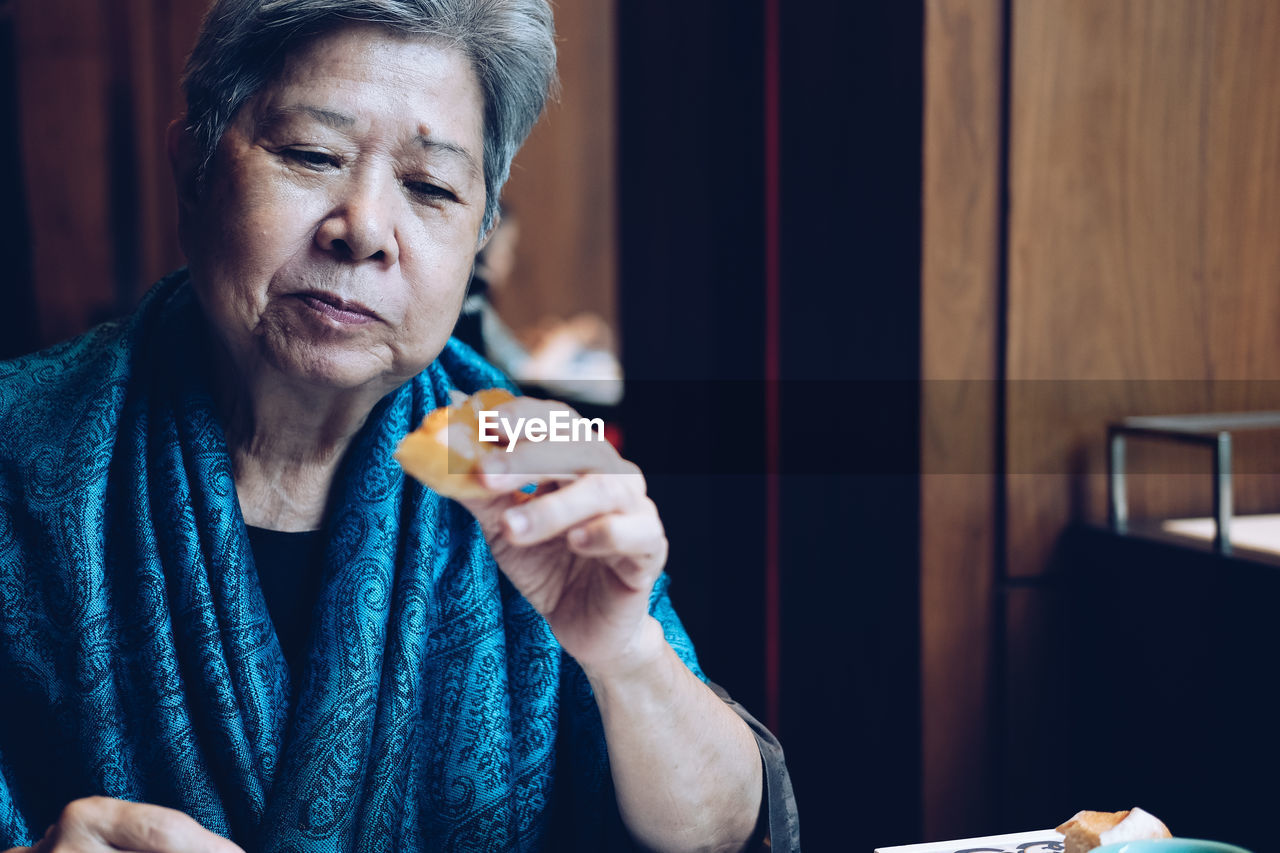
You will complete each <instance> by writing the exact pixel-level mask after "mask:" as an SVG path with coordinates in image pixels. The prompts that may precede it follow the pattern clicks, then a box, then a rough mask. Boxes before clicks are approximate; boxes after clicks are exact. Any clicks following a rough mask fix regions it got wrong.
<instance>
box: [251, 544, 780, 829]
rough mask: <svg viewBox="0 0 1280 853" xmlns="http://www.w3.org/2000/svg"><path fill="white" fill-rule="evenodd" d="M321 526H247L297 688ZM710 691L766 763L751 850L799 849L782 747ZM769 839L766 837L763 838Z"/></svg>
mask: <svg viewBox="0 0 1280 853" xmlns="http://www.w3.org/2000/svg"><path fill="white" fill-rule="evenodd" d="M324 545H325V538H324V531H323V530H308V531H305V532H302V533H286V532H282V531H279V530H266V529H264V528H261V527H250V528H249V547H250V548H251V549H252V550H253V561H254V563H255V564H256V565H257V568H258V582H259V583H260V584H261V585H262V594H263V597H265V598H266V600H267V612H268V613H270V614H271V621H272V622H273V623H274V624H275V628H276V636H277V637H279V638H280V648H281V650H283V652H284V657H285V660H286V661H288V663H289V672H290V675H291V677H292V679H293V683H294V685H295V687H296V685H297V683H298V679H299V676H300V674H301V672H302V669H303V666H304V664H305V660H304V657H305V655H306V653H307V641H308V640H309V639H310V635H311V630H310V629H311V622H312V617H313V615H314V613H315V609H316V600H317V599H318V598H319V597H320V579H321V577H322V576H323V572H324ZM711 688H712V690H714V691H715V692H716V694H717V695H718V696H720V698H721V699H723V700H724V701H725V702H726V703H727V704H728V705H729V707H730V708H732V709H733V710H734V711H735V712H737V714H738V715H739V716H741V717H742V718H743V720H745V721H746V723H747V725H748V726H749V727H750V728H751V731H752V733H753V734H754V735H755V737H756V742H757V743H758V744H759V746H760V755H761V758H762V759H763V762H764V796H763V799H762V802H761V803H760V818H759V821H758V823H757V827H756V836H755V838H754V839H752V842H751V843H750V844H749V845H748V846H747V850H749V851H765V850H779V851H782V850H785V851H796V853H798V851H799V849H800V829H799V818H798V817H797V814H796V800H795V794H794V793H793V792H792V788H791V778H790V775H789V774H788V773H787V766H786V764H785V762H784V759H783V756H782V747H781V746H779V745H778V741H777V739H776V738H774V736H773V735H772V734H770V733H769V731H768V729H766V728H765V727H764V726H762V725H761V724H760V723H759V722H757V721H756V719H755V718H754V717H752V716H751V714H749V713H748V712H747V710H746V709H745V708H743V707H742V706H741V705H739V704H738V703H737V702H735V701H733V700H732V699H731V698H729V694H727V693H725V692H724V690H723V689H722V688H721V687H719V685H715V684H713V685H711ZM766 838H768V839H769V841H766V840H765V839H766Z"/></svg>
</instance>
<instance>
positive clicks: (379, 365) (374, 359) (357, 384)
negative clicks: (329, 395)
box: [270, 346, 400, 393]
mask: <svg viewBox="0 0 1280 853" xmlns="http://www.w3.org/2000/svg"><path fill="white" fill-rule="evenodd" d="M270 361H271V362H272V364H273V365H274V366H275V368H276V369H277V370H278V371H280V373H282V374H284V375H285V376H286V377H287V378H288V379H290V380H292V381H295V382H297V383H299V384H300V385H305V386H308V387H313V388H328V389H332V390H333V391H335V392H340V391H354V390H357V389H360V388H372V389H374V390H379V391H380V392H381V393H385V391H387V390H390V389H391V388H393V387H395V386H396V385H398V384H400V380H397V378H396V377H395V376H394V375H393V374H392V370H391V367H390V365H389V364H388V362H387V360H386V359H383V358H380V357H379V356H378V354H377V352H375V351H373V350H372V349H355V350H353V349H349V348H337V347H325V346H310V347H290V348H289V349H288V350H286V351H284V352H276V353H273V354H272V357H271V358H270Z"/></svg>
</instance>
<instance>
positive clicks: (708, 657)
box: [618, 0, 923, 851]
mask: <svg viewBox="0 0 1280 853" xmlns="http://www.w3.org/2000/svg"><path fill="white" fill-rule="evenodd" d="M780 11H781V17H780V21H779V27H778V28H777V29H776V30H773V31H768V30H767V29H766V26H765V20H766V18H765V10H764V5H763V4H762V3H760V2H739V0H721V2H707V3H697V4H689V3H671V2H657V3H625V4H622V5H621V6H620V20H619V27H618V30H619V33H620V51H619V54H620V62H621V75H620V77H621V92H620V97H619V106H620V110H621V126H620V140H621V147H620V168H621V183H620V186H619V197H620V204H621V220H620V226H621V235H622V236H621V258H622V276H621V303H620V312H619V313H620V316H621V319H622V337H623V340H624V342H625V346H626V348H625V351H624V363H625V367H626V371H627V377H628V383H629V384H628V395H629V397H628V399H629V403H631V404H632V405H630V406H629V407H628V410H627V417H626V435H627V436H628V451H629V453H630V454H631V455H632V456H633V457H634V458H635V460H636V461H637V462H638V463H639V464H640V465H641V466H642V467H646V468H647V467H648V466H653V467H654V469H655V470H669V467H668V468H665V469H664V460H670V459H671V458H672V457H673V456H675V457H682V456H687V455H688V454H687V453H685V452H683V451H682V450H681V449H678V448H671V447H670V446H669V445H668V444H667V443H666V442H665V441H664V440H663V437H664V434H665V429H664V426H663V422H664V421H665V420H666V419H667V418H669V417H671V416H672V415H673V414H674V415H675V416H676V417H682V411H683V410H681V409H676V410H674V411H672V410H670V409H668V408H664V407H663V406H661V405H660V398H661V397H662V396H663V395H664V394H665V395H667V396H668V398H669V399H671V400H674V401H679V399H680V398H681V396H683V395H685V394H692V395H694V396H700V397H702V398H703V399H706V400H716V401H717V405H716V406H715V407H713V408H712V411H714V412H717V413H719V415H720V417H718V418H709V417H700V419H699V420H700V422H705V421H709V423H701V424H700V425H702V426H703V428H702V429H699V430H697V431H694V432H693V433H692V436H693V437H692V438H691V437H690V434H689V433H683V432H682V433H681V434H679V435H673V436H671V438H670V441H672V442H680V441H683V442H690V441H692V442H693V444H694V448H695V453H696V452H698V449H703V448H705V449H703V450H702V452H704V453H705V454H706V455H707V457H708V458H709V459H711V460H712V461H709V462H708V466H709V467H715V461H714V460H715V459H718V458H721V457H722V455H723V456H732V457H733V458H734V459H736V460H738V462H737V467H736V470H737V471H739V472H741V473H739V474H737V475H734V474H732V473H725V474H717V475H712V476H679V475H670V476H667V475H663V476H654V475H652V474H651V475H650V486H651V490H652V492H653V494H654V497H655V500H656V501H657V502H658V504H659V506H661V507H662V508H663V514H664V517H665V518H666V519H667V524H668V534H669V536H670V538H671V540H672V554H673V555H675V556H673V558H672V564H671V572H672V575H673V577H674V578H675V581H674V585H673V588H672V595H673V597H674V598H675V601H676V603H677V606H678V607H679V609H680V612H681V614H682V616H683V618H684V619H685V621H686V623H687V625H688V627H689V629H690V631H691V633H692V634H693V636H694V639H695V642H696V644H697V647H698V650H699V654H700V657H701V658H702V661H703V663H704V666H705V667H706V669H707V671H708V672H709V673H710V674H711V675H712V677H713V678H715V679H717V680H720V681H721V682H722V683H724V684H725V685H726V686H727V687H728V688H729V689H730V690H731V691H732V692H734V693H735V694H736V695H737V696H738V697H739V698H740V699H741V700H742V701H743V702H744V703H745V704H747V706H748V707H750V708H753V709H757V710H760V709H767V708H769V707H770V702H769V697H767V696H766V695H765V684H764V683H763V682H762V680H761V671H760V670H761V668H760V663H759V661H760V653H759V651H757V649H752V648H749V647H748V648H744V645H749V644H755V643H761V642H762V641H764V642H768V641H769V640H770V639H771V638H770V637H768V636H767V635H766V634H764V633H763V632H762V631H761V627H762V625H763V624H764V620H765V608H766V607H767V606H770V603H768V602H766V601H765V599H764V598H763V595H762V594H763V592H764V590H765V589H766V584H765V578H764V571H765V561H763V560H762V554H763V553H764V549H765V547H766V538H765V525H766V515H767V500H766V494H767V491H766V490H767V478H766V476H765V474H766V472H767V464H766V463H767V456H766V450H765V448H766V435H767V433H766V417H767V409H766V398H767V396H768V395H767V394H766V393H765V388H764V385H763V382H764V380H765V378H766V376H767V374H766V372H765V369H766V357H767V353H766V346H765V340H766V323H768V322H771V321H772V322H777V323H778V331H779V333H780V340H779V343H780V348H779V353H780V361H779V363H778V364H777V365H776V370H777V374H776V375H777V376H778V377H780V379H781V380H782V381H781V384H780V386H779V388H778V390H779V392H780V393H779V397H780V403H781V408H780V410H779V414H780V427H781V443H780V452H781V457H780V470H777V471H774V472H768V473H771V474H773V475H775V476H776V477H777V480H776V483H777V485H778V488H779V498H780V504H779V509H778V511H779V517H778V522H779V524H780V528H779V530H780V539H779V541H780V548H779V553H778V565H779V566H780V569H781V571H780V575H781V590H780V593H781V594H780V599H779V600H778V601H777V602H776V606H778V607H779V608H780V613H781V630H780V633H779V635H778V636H777V637H776V638H772V639H776V641H777V642H778V643H779V649H780V672H779V677H780V696H779V699H780V702H779V719H778V720H776V721H775V722H776V723H777V728H778V733H779V734H780V736H781V739H782V743H783V746H784V748H785V749H786V752H787V759H788V764H789V766H790V767H791V771H792V774H793V781H794V784H795V789H796V796H797V800H798V803H799V808H800V815H801V828H802V837H803V838H804V841H805V846H806V849H810V850H864V851H869V850H870V849H872V848H873V847H876V846H880V845H884V844H889V843H908V842H911V841H916V840H919V839H920V832H921V828H920V805H919V785H920V752H919V750H920V745H919V724H920V721H919V716H918V712H917V710H916V709H917V708H918V703H919V687H918V682H919V640H918V631H919V619H918V615H917V611H918V606H919V600H918V591H917V577H918V575H917V569H916V567H917V561H918V551H917V544H916V543H917V540H918V536H917V533H918V530H917V528H918V522H919V511H918V486H917V478H916V477H915V476H913V475H912V473H913V472H915V471H917V470H918V463H917V461H916V455H915V454H916V447H917V445H918V434H917V427H916V424H917V422H918V412H916V411H914V406H915V398H914V396H911V395H910V394H907V395H897V396H896V397H895V400H896V401H897V405H896V406H895V407H894V408H895V409H896V411H893V412H892V413H889V414H886V413H883V412H877V411H866V410H863V409H861V408H860V407H859V398H858V397H853V396H848V395H846V394H844V393H841V392H842V391H847V390H848V385H847V384H844V385H842V383H846V382H847V380H851V379H903V378H906V379H913V378H914V377H916V376H918V370H919V355H918V353H919V345H920V327H919V316H920V305H919V300H920V291H919V270H920V243H919V240H920V236H919V235H920V170H921V114H922V102H923V92H922V80H921V67H922V61H923V55H922V50H923V47H922V44H923V42H922V34H923V7H922V6H920V5H919V4H914V3H877V4H846V3H835V2H832V3H782V4H780ZM766 38H776V39H777V42H776V44H777V46H778V48H779V58H780V64H779V75H778V78H777V84H778V93H779V104H780V108H781V109H780V126H779V127H778V128H777V131H778V132H779V138H780V147H779V155H780V156H779V161H778V165H779V166H780V184H781V204H780V207H779V210H778V214H779V223H780V231H779V233H778V235H777V236H778V237H780V256H779V257H780V280H781V285H782V287H781V306H780V307H781V310H780V313H779V314H778V316H777V317H776V318H770V317H769V316H767V313H766V267H765V263H766V250H765V247H766V241H767V240H768V239H769V235H768V234H767V233H766V210H765V207H764V204H763V200H764V196H763V187H764V186H765V180H766V175H765V164H766V148H765V134H766V130H767V125H766V118H767V116H766V105H765V91H766V84H767V80H766V66H765V61H764V56H765V43H764V40H765V39H766ZM672 380H678V382H672ZM673 386H674V387H673ZM691 389H692V390H691ZM886 452H887V453H888V454H889V456H888V461H887V463H886V466H885V470H896V471H899V472H901V474H900V475H899V476H878V477H876V476H869V475H859V474H857V473H851V466H850V465H849V464H848V462H847V460H848V459H850V458H854V457H856V456H857V455H860V454H869V455H872V456H875V457H877V458H879V459H884V455H883V454H885V453H886ZM904 454H905V455H904ZM744 460H753V461H754V462H751V461H744ZM824 470H830V471H832V472H836V473H833V474H830V475H824V474H822V473H821V472H822V471H824ZM753 472H754V473H753ZM795 472H802V473H795Z"/></svg>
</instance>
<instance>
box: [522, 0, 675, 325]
mask: <svg viewBox="0 0 1280 853" xmlns="http://www.w3.org/2000/svg"><path fill="white" fill-rule="evenodd" d="M555 12H556V28H557V38H556V43H557V46H558V48H559V51H560V54H559V62H560V78H561V85H562V89H563V92H562V96H561V98H560V100H559V102H557V103H552V104H550V105H549V106H548V109H547V113H546V115H544V116H543V118H542V120H541V122H539V124H538V125H537V126H536V127H535V128H534V130H533V133H532V134H531V136H530V137H529V141H528V142H527V143H526V144H525V146H524V148H522V149H521V150H520V153H519V154H518V155H517V156H516V160H515V163H514V165H513V166H512V169H511V179H510V181H509V183H508V184H507V189H506V191H505V193H504V197H503V198H504V203H505V204H506V205H508V206H509V207H510V208H511V209H512V210H513V211H515V213H516V215H517V217H518V219H519V224H520V244H519V247H518V249H517V259H516V269H515V273H514V274H513V278H514V281H513V282H512V290H513V291H518V292H513V294H512V298H511V299H509V300H504V301H503V302H502V303H501V304H500V306H499V310H500V311H501V313H502V315H503V317H504V318H505V319H507V321H508V322H510V323H512V324H513V325H515V326H517V327H528V326H530V325H532V324H535V323H537V322H538V321H539V320H541V319H543V318H544V317H549V316H550V317H567V316H570V315H572V314H574V313H577V312H579V311H594V312H596V313H597V314H599V315H601V316H602V317H603V318H604V319H605V320H607V321H608V322H609V323H610V325H611V326H613V327H614V328H617V324H616V315H617V280H618V272H617V264H618V261H617V177H616V171H617V164H616V160H617V153H616V149H617V140H616V123H617V122H616V112H617V110H616V103H615V101H616V96H615V90H616V86H617V70H616V66H617V58H616V47H615V40H616V39H615V32H614V27H615V11H614V5H613V3H601V2H598V0H561V2H558V3H556V4H555ZM659 156H660V155H659ZM660 182H661V178H660V177H658V178H655V191H657V185H658V184H660Z"/></svg>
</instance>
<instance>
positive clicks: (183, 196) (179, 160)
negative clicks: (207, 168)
mask: <svg viewBox="0 0 1280 853" xmlns="http://www.w3.org/2000/svg"><path fill="white" fill-rule="evenodd" d="M165 145H166V148H167V149H168V151H169V167H170V168H171V169H172V170H173V183H174V186H176V187H177V189H178V210H179V211H180V212H181V213H184V214H185V213H187V212H188V211H190V210H191V209H192V208H194V207H195V205H196V200H197V196H198V194H199V183H200V161H199V155H198V154H197V146H196V141H195V139H194V138H193V137H192V136H191V132H190V131H189V130H187V124H186V121H185V120H184V119H180V118H178V119H174V120H173V121H171V122H169V129H168V131H166V133H165Z"/></svg>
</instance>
